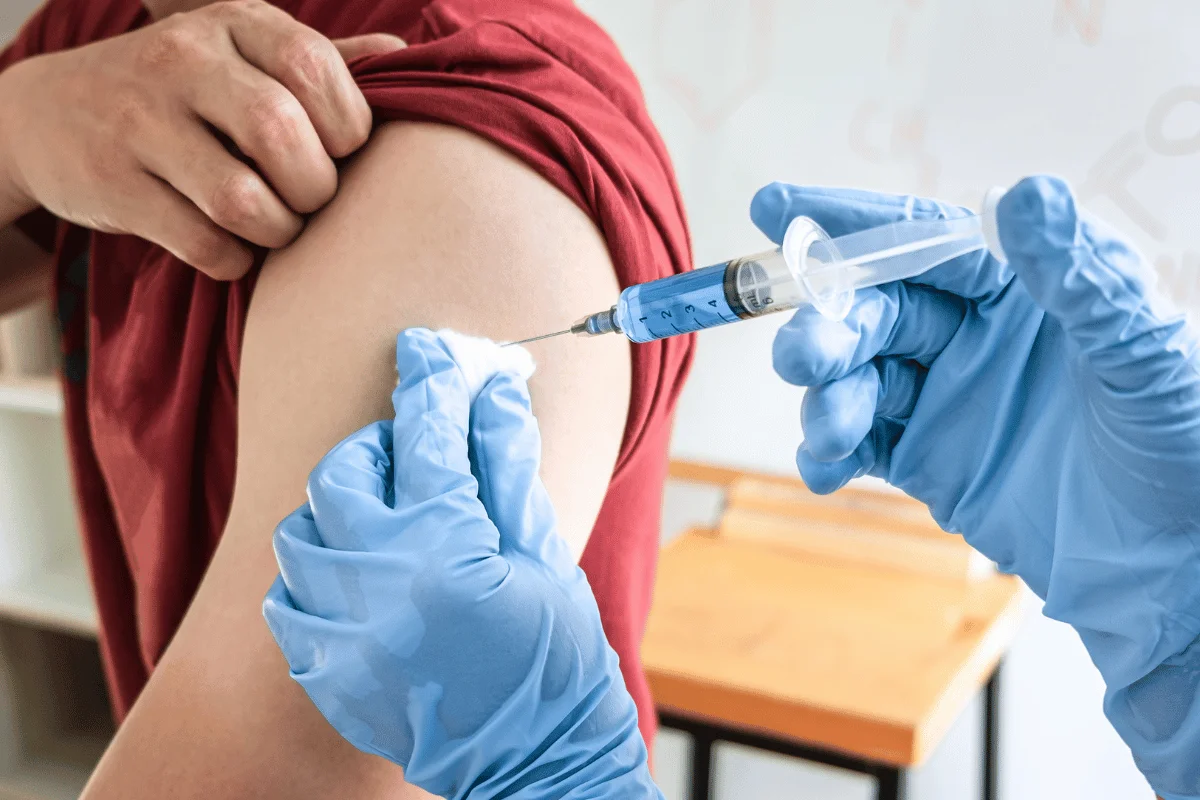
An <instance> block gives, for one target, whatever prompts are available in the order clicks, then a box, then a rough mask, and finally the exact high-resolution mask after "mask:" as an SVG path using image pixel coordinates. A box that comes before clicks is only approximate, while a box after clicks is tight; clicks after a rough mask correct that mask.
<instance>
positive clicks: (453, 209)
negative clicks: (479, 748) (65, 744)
mask: <svg viewBox="0 0 1200 800" xmlns="http://www.w3.org/2000/svg"><path fill="white" fill-rule="evenodd" d="M342 186H343V188H342V189H341V191H340V193H339V195H338V197H337V199H335V200H334V202H333V203H332V204H331V205H330V206H329V207H328V208H326V209H325V210H324V211H323V212H322V213H321V215H320V216H319V217H318V218H317V219H316V220H315V221H314V222H313V223H312V224H311V225H310V226H309V227H308V229H307V230H306V231H305V233H304V234H303V236H302V237H301V238H300V239H299V240H298V241H297V242H296V243H295V244H293V245H292V246H291V247H289V248H288V249H287V250H286V251H283V252H280V253H278V254H277V255H276V256H274V257H273V258H272V259H271V260H270V261H269V262H268V264H267V266H266V267H265V269H264V271H263V275H262V277H261V279H260V282H259V284H258V288H257V290H256V294H255V297H254V302H253V304H252V306H251V312H250V318H249V322H248V326H247V330H246V338H245V344H244V347H243V352H242V367H241V383H240V389H239V398H240V400H239V404H240V407H239V422H238V427H239V442H238V480H237V485H236V490H235V494H234V502H233V510H232V512H231V515H230V520H229V523H228V525H227V527H226V532H225V537H224V539H223V541H222V543H221V546H220V548H219V549H218V552H217V555H216V557H215V560H214V561H213V564H212V566H211V568H210V569H209V571H208V574H207V576H206V577H205V580H204V584H203V585H202V587H201V589H200V592H199V595H198V596H197V598H196V600H195V602H194V603H193V605H192V608H191V610H190V611H189V612H188V615H187V618H186V619H185V620H184V623H183V626H182V628H181V629H180V631H179V633H178V634H177V636H176V637H175V639H174V641H173V642H172V644H171V646H170V648H169V649H168V650H167V652H166V654H165V656H164V658H163V660H162V663H161V664H160V666H159V668H158V671H157V672H156V673H155V674H154V677H153V678H152V680H151V681H150V684H149V686H148V687H147V689H146V691H145V693H144V694H143V695H142V698H141V699H140V700H139V701H138V703H137V705H136V706H135V707H134V709H133V712H132V714H131V715H130V717H129V719H128V720H127V722H126V723H125V725H124V726H123V727H122V729H121V731H120V732H119V733H118V736H117V739H116V741H115V742H114V744H113V745H112V747H111V748H110V750H109V752H108V753H107V754H106V756H105V758H104V760H103V762H102V763H101V766H100V767H99V769H98V770H97V773H96V775H95V776H93V779H92V782H91V784H90V785H89V787H88V789H87V791H86V792H85V795H84V796H85V798H88V800H97V798H118V797H119V798H122V800H136V799H137V798H142V797H145V798H151V797H153V798H159V797H162V796H164V795H165V796H170V797H172V798H174V799H175V800H187V799H188V798H226V797H229V798H233V797H237V798H242V797H264V798H274V797H279V798H288V799H289V800H292V799H293V798H306V797H313V798H318V797H319V798H325V797H355V798H385V797H386V798H393V797H418V796H422V793H421V792H419V791H418V790H416V789H413V788H411V787H404V786H401V785H400V775H399V770H398V768H396V767H394V766H393V765H391V764H389V763H387V762H385V761H383V760H381V759H378V758H375V757H372V756H365V755H362V754H360V753H358V752H357V751H354V750H353V749H352V748H351V747H350V746H349V745H347V744H345V743H344V742H342V740H341V739H339V738H338V737H337V735H336V734H335V733H334V732H333V730H332V728H330V727H329V725H328V724H327V723H326V722H325V720H324V719H323V718H321V717H320V715H319V714H318V713H317V712H316V710H315V709H314V708H312V707H311V705H310V704H309V702H308V699H307V697H306V696H305V695H304V693H303V692H302V691H301V690H300V688H299V687H298V686H296V685H294V684H293V683H292V682H291V681H290V679H289V678H288V676H287V671H286V666H285V663H284V661H283V658H282V657H281V656H280V654H279V653H278V651H277V650H276V648H275V645H274V643H273V642H272V640H271V638H270V635H269V633H268V631H267V629H266V626H265V624H264V622H263V620H262V617H261V611H260V607H261V602H262V597H263V595H264V593H265V592H266V590H267V588H268V586H269V585H270V582H271V580H272V579H273V577H274V575H275V572H276V566H275V562H274V558H273V555H272V553H271V546H270V539H271V532H272V530H273V528H274V526H275V524H276V523H277V522H278V521H279V520H280V519H281V518H282V517H283V516H284V515H285V514H287V513H288V512H289V511H291V510H292V509H293V508H295V507H296V506H297V505H299V504H300V503H301V502H303V500H304V494H303V488H304V481H305V477H306V475H307V473H308V471H309V470H310V469H311V467H312V466H313V465H314V464H315V463H316V462H317V460H318V459H319V458H320V457H321V456H322V455H323V454H324V453H325V451H326V450H328V449H329V447H331V446H332V445H333V444H334V443H335V442H337V441H338V440H340V439H341V438H342V437H344V436H345V435H347V434H349V433H350V432H351V431H353V430H355V429H356V428H358V427H360V426H362V425H363V424H365V423H367V422H369V421H371V420H374V419H380V418H384V417H386V416H388V415H389V414H390V413H391V410H390V406H389V393H390V391H391V388H392V387H393V386H394V384H395V367H394V362H393V349H394V341H395V335H396V333H397V332H398V331H399V330H400V329H402V328H405V327H409V326H413V325H426V326H433V327H441V326H449V327H453V328H457V329H459V330H463V331H466V332H471V333H477V334H482V335H485V336H490V337H493V338H517V337H520V336H522V335H530V334H533V333H537V332H539V331H544V330H551V329H553V328H554V327H555V326H560V325H561V323H562V322H563V321H564V320H570V319H573V318H574V317H577V316H579V315H582V314H583V313H587V312H589V311H593V310H595V309H596V308H599V307H602V306H603V305H604V304H606V303H610V302H612V298H613V297H615V295H616V293H617V283H616V280H615V277H614V275H613V269H612V265H611V263H610V261H609V258H608V254H607V251H606V249H605V246H604V242H603V240H602V239H601V237H600V235H599V234H598V232H597V231H596V230H595V228H594V226H593V225H592V223H591V222H590V221H589V220H588V219H587V217H586V216H585V215H584V214H583V212H581V211H580V210H579V209H578V208H576V207H575V206H574V205H573V204H572V203H571V202H570V201H569V200H567V199H566V198H565V197H563V196H562V195H561V194H560V193H558V192H557V191H555V190H554V189H553V188H552V187H550V186H549V185H548V184H546V183H545V182H544V181H543V180H542V179H541V178H539V177H538V176H537V175H535V174H534V173H532V171H530V170H529V169H528V168H526V167H525V166H524V165H523V164H521V163H519V162H517V161H516V160H515V159H513V158H511V157H510V156H508V155H507V154H505V153H504V152H502V151H500V150H499V149H497V148H495V147H494V146H491V145H489V144H487V143H485V142H483V141H481V140H479V139H477V138H475V137H473V136H471V135H470V134H466V133H463V132H461V131H458V130H455V129H451V128H445V127H440V126H432V125H417V124H392V125H388V126H385V127H384V128H382V129H381V130H380V131H378V132H377V133H376V135H375V137H374V138H373V139H372V141H371V143H370V144H369V145H368V146H367V148H366V149H365V151H364V152H363V154H362V155H361V156H360V157H359V158H358V159H357V161H356V162H355V163H354V165H353V166H352V167H351V168H350V169H349V170H348V171H347V172H346V173H345V175H344V176H343V184H342ZM578 348H579V343H577V342H571V341H554V342H551V343H547V344H545V345H544V346H543V347H541V348H540V349H539V350H537V351H536V352H535V355H536V356H537V357H538V359H539V361H540V370H539V373H538V375H537V376H536V377H535V379H534V381H533V384H532V389H533V392H534V402H535V407H536V410H537V412H538V415H539V419H540V423H541V426H542V430H543V434H544V439H545V459H544V462H543V474H544V477H545V481H546V484H547V486H548V488H549V490H550V492H551V494H552V496H553V498H554V501H555V506H556V508H557V510H558V513H559V516H560V521H561V524H560V530H561V531H562V532H563V534H564V535H565V536H567V537H568V539H569V540H570V541H571V544H572V546H573V547H574V549H575V552H576V554H578V553H580V552H581V551H582V549H583V545H584V543H585V542H586V538H587V536H588V534H589V532H590V530H591V527H592V524H593V522H594V520H595V518H596V515H597V513H598V511H599V508H600V503H601V501H602V499H603V496H604V492H605V490H606V488H607V484H608V480H609V477H610V474H611V471H612V467H613V464H614V462H615V459H616V456H617V451H618V447H619V444H620V440H621V436H622V433H623V430H624V425H625V415H626V411H627V403H628V393H629V381H630V376H629V371H630V367H629V350H628V346H627V345H626V344H625V343H624V342H623V341H622V340H620V339H619V338H617V337H612V339H611V341H596V342H589V343H587V350H586V355H585V354H584V353H583V352H581V351H580V350H579V349H578Z"/></svg>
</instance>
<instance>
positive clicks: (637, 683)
mask: <svg viewBox="0 0 1200 800" xmlns="http://www.w3.org/2000/svg"><path fill="white" fill-rule="evenodd" d="M277 5H279V6H280V7H281V8H283V9H285V10H286V11H288V12H289V13H291V14H293V15H294V16H295V17H297V18H298V19H300V20H301V21H302V22H304V23H306V24H308V25H310V26H312V27H313V28H315V29H317V30H319V31H320V32H322V33H323V34H325V35H327V36H329V37H330V38H340V37H344V36H351V35H354V34H359V33H367V32H373V31H386V32H391V33H395V34H397V35H399V36H401V37H403V38H404V39H405V40H406V41H407V42H408V43H409V45H410V47H409V48H408V49H406V50H402V51H399V52H397V53H394V54H388V55H386V56H380V57H372V58H367V59H365V60H360V61H358V62H356V63H355V64H353V65H352V69H353V72H354V74H355V76H356V77H357V79H358V82H359V84H360V86H361V87H362V89H363V92H364V93H365V95H366V97H367V100H368V102H369V103H370V104H371V106H372V107H373V108H374V111H375V116H376V119H377V120H425V121H433V122H440V123H446V124H451V125H455V126H458V127H461V128H465V129H467V130H470V131H473V132H474V133H476V134H478V135H480V136H483V137H485V138H487V139H490V140H491V141H493V142H495V143H497V144H499V145H500V146H502V147H504V148H507V149H508V150H509V151H511V152H512V153H514V154H515V155H516V156H518V157H519V158H521V159H523V160H524V161H525V162H526V163H528V164H529V165H530V166H531V167H532V168H533V169H535V170H537V171H538V172H539V173H540V174H541V175H542V176H543V177H544V178H545V179H546V180H548V181H550V182H551V183H552V184H553V185H554V186H556V187H558V189H559V190H561V191H562V192H563V193H564V194H566V195H567V196H568V197H570V198H571V199H572V200H573V201H574V202H575V203H576V204H578V206H579V207H580V208H582V209H583V210H584V211H586V212H587V213H588V214H589V215H590V216H591V218H592V219H593V220H594V221H595V223H596V225H597V226H598V227H599V229H600V230H601V232H602V233H603V234H604V237H605V239H606V241H607V243H608V249H609V253H610V255H611V257H612V261H613V264H614V266H615V268H616V272H617V276H618V278H619V280H620V282H621V284H622V286H627V285H629V284H632V283H638V282H642V281H647V280H651V279H653V278H659V277H662V276H664V275H667V274H670V273H672V272H679V271H682V270H684V269H687V267H688V265H689V264H690V263H691V255H690V251H689V243H688V233H687V228H686V224H685V221H684V214H683V208H682V205H681V202H680V198H679V193H678V189H677V188H676V185H675V179H674V175H673V173H672V169H671V164H670V161H669V159H668V157H667V153H666V150H665V148H664V147H663V144H662V142H661V141H660V140H659V137H658V135H657V133H656V132H655V130H654V126H653V125H652V124H651V122H650V119H649V117H648V115H647V113H646V108H645V104H644V101H643V98H642V95H641V91H640V88H639V86H638V83H637V80H636V79H635V78H634V76H633V73H632V72H631V71H630V70H629V67H628V66H627V65H626V64H625V63H624V61H623V60H622V59H621V56H620V53H619V52H618V51H617V48H616V47H615V45H614V44H613V43H612V41H611V40H610V39H609V38H608V36H607V35H605V34H604V32H603V31H601V29H600V28H599V27H597V26H596V25H595V24H594V23H593V22H592V21H591V20H589V19H588V18H587V17H586V16H584V15H583V14H582V13H581V12H580V11H578V10H577V9H576V8H574V7H573V6H572V5H571V4H570V3H569V2H567V1H566V0H522V2H514V1H513V0H492V2H486V1H485V0H434V1H433V2H429V0H279V1H278V2H277ZM149 21H150V20H149V18H148V15H147V13H146V12H145V11H144V10H143V8H142V7H141V5H140V3H139V2H138V0H107V1H106V0H49V3H48V5H47V6H46V7H45V8H43V9H42V11H40V12H39V13H38V14H37V15H36V16H35V17H34V18H33V19H32V20H30V22H29V23H28V24H27V25H26V26H25V28H24V29H23V31H22V32H21V34H20V36H19V38H18V39H17V41H16V42H15V43H14V44H13V45H12V46H11V47H10V48H9V49H8V50H7V51H6V52H5V53H4V54H3V55H0V69H2V68H4V67H5V66H7V65H8V64H11V63H12V62H14V61H16V60H20V59H21V58H25V57H28V56H30V55H35V54H38V53H44V52H51V51H55V50H60V49H65V48H71V47H76V46H79V45H83V44H86V43H88V42H92V41H96V40H98V39H104V38H107V37H110V36H114V35H117V34H120V33H124V32H127V31H130V30H132V29H135V28H138V27H140V26H142V25H145V24H148V23H149ZM402 211H403V210H402V209H397V213H402ZM22 226H23V228H24V229H25V230H26V231H27V232H29V233H30V234H31V235H33V236H34V237H35V238H37V239H39V241H41V242H42V243H43V244H44V245H45V246H46V247H47V249H52V250H53V251H54V252H55V254H56V257H57V264H58V272H57V280H56V301H57V304H58V309H59V316H60V321H61V323H62V329H63V360H64V367H63V385H64V390H65V394H66V425H67V432H68V437H69V443H70V458H71V461H72V464H73V472H74V478H75V487H76V492H77V496H78V500H79V506H80V515H81V519H82V529H83V537H84V545H85V550H86V554H87V558H88V562H89V566H90V571H91V577H92V581H93V584H94V587H95V593H96V600H97V604H98V608H99V613H100V624H101V643H102V646H103V651H104V657H105V663H106V667H107V674H108V680H109V685H110V688H111V692H112V697H113V700H114V704H115V706H116V710H117V714H118V716H123V715H124V714H125V713H126V712H127V711H128V709H129V708H130V706H131V705H132V704H133V701H134V700H135V699H136V698H137V696H138V693H139V692H140V691H141V690H142V687H143V686H145V684H146V681H147V679H148V678H149V676H150V673H151V672H152V671H153V669H154V666H155V664H156V662H157V661H158V659H159V657H160V656H161V655H162V653H163V650H164V649H165V648H166V646H167V644H168V642H169V641H170V639H171V636H172V635H173V634H174V632H175V630H176V628H177V627H178V625H179V623H180V620H181V619H182V617H183V614H184V612H185V611H186V609H187V606H188V603H189V602H190V601H191V599H192V597H193V595H194V594H195V591H196V588H197V586H198V585H199V583H200V579H201V577H202V576H203V574H204V570H205V568H206V566H207V565H208V562H209V559H210V558H211V556H212V553H213V550H214V549H215V548H216V546H217V542H218V540H219V539H220V537H221V533H222V530H223V528H224V525H225V521H226V517H227V516H228V513H229V507H230V499H231V496H232V491H233V482H234V467H235V461H236V430H235V424H236V419H237V414H236V409H237V388H238V355H239V351H240V348H241V339H242V330H243V326H244V322H245V319H246V310H247V307H248V304H249V300H250V295H251V292H252V291H253V287H254V280H255V277H256V276H255V274H251V275H250V276H248V277H247V278H245V279H243V280H240V281H237V282H235V283H218V282H216V281H213V280H210V279H209V278H207V277H205V276H204V275H202V274H200V273H199V272H196V271H195V270H192V269H190V268H188V267H187V266H186V265H184V264H182V263H181V262H179V261H177V260H175V259H174V258H173V257H171V256H170V255H169V254H168V253H166V252H165V251H164V250H162V249H161V248H159V247H156V246H154V245H152V244H150V243H148V242H146V241H143V240H141V239H137V238H135V237H132V236H113V235H103V234H95V233H90V232H87V231H83V230H81V229H78V228H75V227H73V226H68V225H63V224H57V225H56V224H54V221H53V220H50V219H49V218H48V217H47V215H45V213H44V212H43V213H41V214H35V215H31V216H30V217H28V218H26V219H25V220H23V221H22ZM692 347H693V343H692V340H691V339H690V338H684V337H679V338H675V339H671V340H667V341H663V342H656V343H652V344H647V345H634V346H633V388H632V397H631V399H630V406H629V419H628V423H627V427H626V431H625V438H624V442H623V444H622V448H621V453H620V456H619V459H618V463H617V467H616V470H615V472H614V475H613V478H612V480H611V482H610V484H609V488H608V493H607V496H606V498H605V501H604V504H603V507H602V509H601V512H600V516H599V518H598V520H597V522H596V526H595V529H594V530H593V532H592V537H591V540H590V542H589V543H588V547H587V550H586V552H585V553H584V555H583V561H582V564H583V567H584V569H585V570H586V572H587V575H588V578H589V580H590V581H591V585H592V587H593V589H594V590H595V593H596V599H597V602H598V603H599V606H600V612H601V616H602V618H603V620H604V626H605V630H606V631H607V633H608V637H609V641H610V642H611V643H612V646H613V648H614V649H615V650H616V651H617V653H618V654H619V655H620V657H621V667H622V669H623V671H624V674H625V681H626V683H627V684H628V686H629V690H630V692H631V693H632V694H633V696H634V699H635V700H636V701H637V703H638V708H639V711H640V717H641V727H642V731H643V733H644V734H645V736H646V740H647V742H652V741H653V738H652V735H653V730H654V724H655V719H654V714H653V707H652V705H651V702H650V696H649V690H648V687H647V684H646V681H645V677H644V676H643V674H642V672H641V666H640V660H639V647H640V642H641V638H642V634H643V631H644V626H645V619H646V615H647V613H648V611H649V607H650V596H651V588H652V584H653V579H654V568H655V562H656V559H657V552H658V533H659V519H660V501H661V493H662V487H663V482H664V480H665V476H666V466H667V442H668V438H669V435H670V427H671V414H672V410H673V407H674V404H675V400H676V397H677V396H678V393H679V390H680V388H681V385H682V383H683V379H684V376H685V373H686V371H687V368H688V364H689V362H690V359H691V355H692ZM264 535H265V534H264Z"/></svg>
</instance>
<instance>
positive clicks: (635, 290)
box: [616, 249, 808, 342]
mask: <svg viewBox="0 0 1200 800" xmlns="http://www.w3.org/2000/svg"><path fill="white" fill-rule="evenodd" d="M807 298H808V294H807V292H806V291H805V289H804V287H803V286H802V285H801V284H800V282H798V281H797V280H796V279H795V278H794V277H793V276H792V272H791V270H789V269H788V265H787V262H786V261H785V260H784V257H783V254H782V253H781V252H780V251H779V250H778V249H775V250H766V251H764V252H761V253H756V254H754V255H750V256H743V257H741V258H735V259H733V260H732V261H725V262H722V263H720V264H713V265H712V266H709V267H703V268H702V269H697V270H693V271H692V272H685V273H683V274H681V275H672V276H670V277H667V278H659V279H658V280H656V281H650V282H649V283H642V284H638V285H636V286H630V287H629V288H628V289H626V290H625V291H623V292H621V297H620V299H619V300H618V301H617V311H616V322H617V324H618V325H619V326H620V328H621V332H622V333H624V334H625V336H626V337H628V338H629V340H630V341H633V342H651V341H654V340H655V339H663V338H666V337H668V336H678V335H679V334H682V333H692V332H694V331H699V330H703V329H705V328H713V327H716V326H718V325H725V324H727V323H730V322H736V321H737V320H739V319H749V318H751V317H759V316H762V315H763V314H769V313H771V312H774V311H785V310H787V309H790V308H796V307H797V306H799V305H801V304H802V303H804V302H806V301H807Z"/></svg>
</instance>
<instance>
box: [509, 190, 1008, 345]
mask: <svg viewBox="0 0 1200 800" xmlns="http://www.w3.org/2000/svg"><path fill="white" fill-rule="evenodd" d="M1003 194H1004V190H1003V189H993V190H991V191H990V192H988V194H987V197H985V198H984V209H983V211H982V212H981V213H980V214H979V215H977V216H966V217H960V218H958V219H914V220H903V221H901V222H894V223H892V224H890V225H882V226H879V227H876V228H870V229H868V230H864V231H859V232H857V233H851V234H848V235H846V236H839V237H838V238H836V239H833V238H830V236H829V234H827V233H826V232H825V231H824V230H823V229H822V228H821V226H820V225H818V224H817V223H816V222H814V221H813V220H811V219H809V218H808V217H796V218H795V219H794V220H792V222H791V224H790V225H789V226H788V229H787V233H786V234H785V236H784V239H783V244H782V246H780V247H778V248H776V249H774V250H766V251H764V252H761V253H755V254H753V255H749V256H743V257H741V258H735V259H732V260H730V261H724V262H721V263H719V264H713V265H712V266H709V267H703V268H701V269H697V270H693V271H692V272H685V273H682V274H680V275H672V276H670V277H668V278H660V279H658V280H654V281H649V282H648V283H641V284H637V285H634V286H630V287H629V288H627V289H625V290H624V291H623V292H621V296H620V297H619V298H618V299H617V302H616V305H614V306H613V307H612V308H609V309H607V310H605V311H599V312H596V313H595V314H589V315H588V316H586V317H584V318H583V319H581V320H579V321H578V322H576V323H575V324H574V325H572V326H571V327H570V328H567V329H565V330H561V331H556V332H554V333H548V334H543V335H542V336H535V337H533V338H530V339H525V340H523V341H521V342H513V344H525V343H528V342H533V341H537V340H539V339H546V338H549V337H551V336H561V335H562V334H565V333H573V334H576V335H579V336H599V335H601V334H605V333H621V334H624V335H625V337H626V338H628V339H629V340H630V341H632V342H651V341H654V340H656V339H665V338H666V337H668V336H676V335H678V334H681V333H691V332H693V331H699V330H704V329H705V328H713V327H716V326H718V325H725V324H726V323H729V322H737V321H738V320H743V319H752V318H754V317H761V316H763V315H764V314H770V313H772V312H775V311H785V310H787V309H792V308H798V307H800V306H802V305H806V304H809V305H812V306H813V307H815V308H816V309H817V310H818V311H820V312H821V313H822V314H824V315H825V316H827V317H829V318H831V319H842V318H843V317H845V316H846V314H847V313H848V312H849V310H850V305H851V303H852V302H853V300H854V290H855V289H865V288H866V287H868V286H878V285H879V284H883V283H888V282H890V281H897V280H903V279H905V278H912V277H914V276H916V275H920V274H921V273H923V272H925V271H926V270H929V269H932V268H933V267H936V266H937V265H939V264H942V263H945V262H946V261H949V260H950V259H952V258H957V257H958V256H961V255H965V254H966V253H970V252H973V251H976V250H982V249H984V248H987V249H989V250H990V251H991V253H992V255H993V256H995V257H997V258H999V259H1000V260H1004V253H1003V250H1002V249H1001V247H1000V243H999V238H998V236H997V235H996V226H995V208H996V203H997V202H998V201H999V198H1000V197H1001V196H1002V195H1003Z"/></svg>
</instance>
